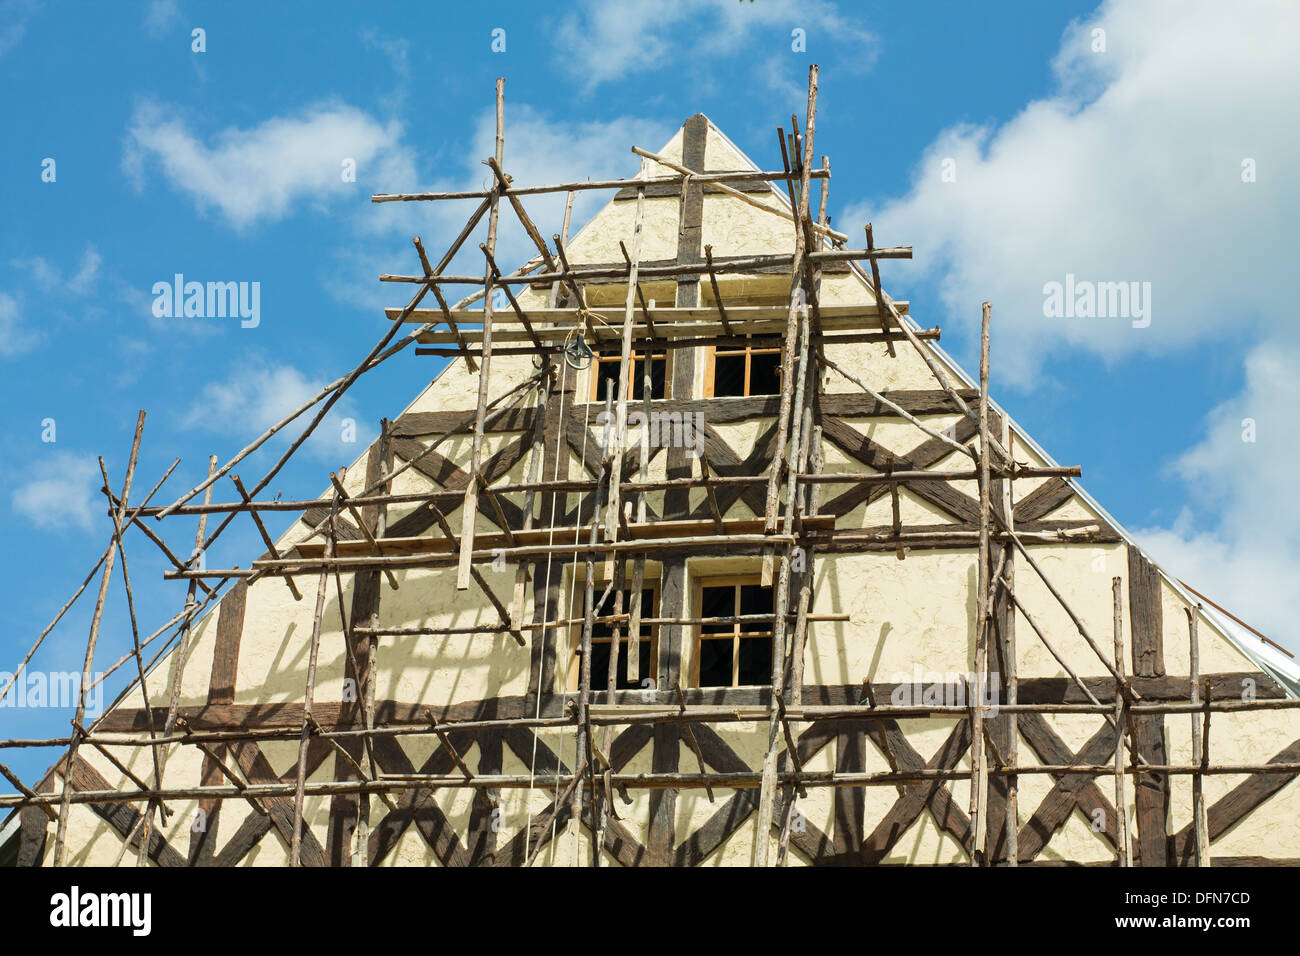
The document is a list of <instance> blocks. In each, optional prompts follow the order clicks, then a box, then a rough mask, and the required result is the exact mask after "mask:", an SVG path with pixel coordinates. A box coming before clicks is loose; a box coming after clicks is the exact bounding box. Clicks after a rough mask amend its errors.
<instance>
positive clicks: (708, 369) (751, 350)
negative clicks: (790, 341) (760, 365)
mask: <svg viewBox="0 0 1300 956" xmlns="http://www.w3.org/2000/svg"><path fill="white" fill-rule="evenodd" d="M719 351H721V353H722V355H723V357H730V356H734V355H744V356H745V390H744V393H743V394H741V395H715V394H714V385H715V380H716V374H717V368H718V353H719ZM780 354H781V346H779V345H774V346H760V347H757V348H756V347H755V346H754V345H753V344H752V337H751V338H748V339H747V340H746V344H745V347H744V348H735V347H731V346H718V345H710V346H709V348H708V358H709V360H708V364H707V365H706V366H705V371H704V396H703V397H704V398H751V397H753V398H766V397H767V396H769V395H780V394H781V390H780V382H781V363H780V362H779V361H778V362H777V366H776V378H777V390H776V391H775V392H762V393H760V394H758V395H755V394H754V393H753V392H752V391H751V377H752V374H753V368H754V356H755V355H777V356H780Z"/></svg>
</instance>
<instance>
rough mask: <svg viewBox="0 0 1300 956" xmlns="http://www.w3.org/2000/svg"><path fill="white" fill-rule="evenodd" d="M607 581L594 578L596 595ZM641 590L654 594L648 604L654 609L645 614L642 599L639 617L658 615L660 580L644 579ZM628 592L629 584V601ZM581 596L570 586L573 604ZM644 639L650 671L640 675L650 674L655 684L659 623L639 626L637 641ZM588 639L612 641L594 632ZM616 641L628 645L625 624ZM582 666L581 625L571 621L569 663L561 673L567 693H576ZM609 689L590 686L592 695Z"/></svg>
mask: <svg viewBox="0 0 1300 956" xmlns="http://www.w3.org/2000/svg"><path fill="white" fill-rule="evenodd" d="M606 583H607V582H605V581H600V580H597V581H596V584H595V587H596V593H597V594H598V595H599V593H600V591H601V590H603V589H604V587H605V584H606ZM641 590H642V591H650V592H651V593H652V594H653V595H654V596H653V598H652V605H651V606H652V608H653V611H652V613H646V609H645V604H644V602H642V607H641V616H642V617H658V616H659V581H658V580H657V579H656V580H650V581H644V582H642V584H641ZM630 591H631V589H630V587H629V588H628V590H627V592H626V593H627V594H628V595H629V600H630ZM581 597H582V594H581V593H580V592H579V590H578V588H577V587H575V588H573V601H574V602H575V603H578V604H581V603H582V601H581ZM608 606H609V607H613V601H612V600H611V601H610V602H609V604H608ZM578 616H579V615H578V614H576V613H570V614H569V617H571V618H575V617H578ZM645 641H649V642H650V670H651V673H649V674H642V675H641V679H642V680H645V678H647V677H649V678H651V680H653V681H654V682H655V684H656V685H657V684H658V681H659V673H658V667H659V625H658V624H643V625H641V638H640V641H639V642H638V643H643V642H645ZM591 642H592V643H593V644H611V643H612V642H613V637H597V636H596V635H594V634H593V635H592V637H591ZM619 643H620V644H623V645H626V644H627V626H626V625H624V626H623V636H622V637H621V638H620V639H619ZM581 665H582V625H581V624H572V625H570V626H569V662H568V665H567V667H566V668H565V672H564V675H565V676H564V687H565V690H564V693H566V694H576V693H577V692H578V682H579V679H580V677H581V673H580V670H579V668H580V667H581ZM640 689H641V688H635V687H624V688H619V687H615V688H612V690H613V692H614V693H616V694H630V693H632V692H633V691H636V690H640ZM610 690H611V688H608V687H605V688H599V689H597V688H593V689H592V693H594V694H604V693H608V692H610Z"/></svg>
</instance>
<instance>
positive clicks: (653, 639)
mask: <svg viewBox="0 0 1300 956" xmlns="http://www.w3.org/2000/svg"><path fill="white" fill-rule="evenodd" d="M603 590H604V585H603V584H600V583H597V585H596V597H597V598H598V599H599V597H600V592H601V591H603ZM625 595H626V597H627V598H628V601H629V603H630V600H631V594H630V592H625ZM574 601H575V602H576V603H577V605H578V608H577V612H576V613H574V614H573V615H572V616H573V617H574V618H581V617H582V602H583V594H582V592H581V590H580V589H579V588H574ZM613 607H614V600H613V598H612V597H611V598H610V599H609V600H607V601H606V602H605V607H604V609H603V610H602V614H605V615H609V614H611V613H613V612H612V608H613ZM627 610H628V608H624V613H626V612H627ZM658 614H659V590H658V588H656V587H648V588H645V589H644V590H642V592H641V617H642V618H648V617H657V616H658ZM627 629H628V624H627V622H626V621H624V622H622V623H621V624H620V625H619V641H618V683H617V685H616V687H615V689H616V690H638V689H640V688H641V687H643V686H650V685H648V684H643V681H645V680H646V678H650V680H651V681H653V680H654V678H655V676H656V670H655V668H656V666H657V663H658V658H659V628H658V626H657V625H654V624H643V625H641V636H640V640H638V641H637V651H638V654H637V657H638V660H639V661H640V675H641V676H640V677H639V678H638V679H637V680H636V681H635V682H629V681H628V679H627V644H628V641H627ZM613 631H614V629H613V626H612V625H610V624H602V623H601V622H600V621H599V620H597V621H596V622H595V623H594V624H592V626H591V689H592V690H608V689H609V655H610V651H611V649H612V645H613V642H614V638H613ZM571 633H572V636H571V638H570V647H571V651H570V654H569V678H568V680H569V690H571V691H576V690H577V689H578V683H579V678H580V671H581V668H582V625H581V624H578V625H576V626H574V627H573V628H572V631H571Z"/></svg>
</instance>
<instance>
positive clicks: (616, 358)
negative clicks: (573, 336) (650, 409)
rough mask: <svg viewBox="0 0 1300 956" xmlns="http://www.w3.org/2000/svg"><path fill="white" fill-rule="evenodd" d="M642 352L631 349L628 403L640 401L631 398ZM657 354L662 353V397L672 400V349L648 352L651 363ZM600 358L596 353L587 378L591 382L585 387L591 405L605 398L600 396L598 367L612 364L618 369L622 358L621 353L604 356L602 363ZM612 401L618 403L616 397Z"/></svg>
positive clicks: (642, 350) (599, 354)
mask: <svg viewBox="0 0 1300 956" xmlns="http://www.w3.org/2000/svg"><path fill="white" fill-rule="evenodd" d="M644 352H645V350H644V349H637V348H635V347H634V348H633V349H632V357H631V361H630V365H631V367H630V368H629V369H628V371H629V377H628V383H627V400H628V401H629V402H632V401H640V399H634V398H633V397H632V396H633V394H634V393H635V391H636V379H637V364H636V363H637V360H638V359H640V358H641V356H642V354H643V353H644ZM657 352H662V353H663V357H664V396H663V397H664V398H665V399H668V398H672V397H673V394H672V391H673V359H672V353H673V350H672V349H658V350H656V349H651V350H650V358H651V361H653V360H654V359H655V358H656V357H657V354H656V353H657ZM601 358H602V355H601V353H600V352H597V353H596V357H595V358H594V359H593V360H592V363H591V375H590V376H588V377H589V378H590V379H591V382H590V384H589V385H588V387H587V400H588V401H589V402H591V403H593V404H599V403H600V402H603V401H604V400H605V396H603V395H601V394H600V366H601V365H602V364H604V365H610V364H612V365H614V366H615V368H617V367H618V364H619V363H620V362H621V361H622V358H623V356H622V353H618V354H615V355H607V356H604V359H605V361H604V362H602V361H601ZM615 388H616V389H617V385H616V386H615ZM614 400H615V401H618V396H617V395H615V396H614ZM651 401H655V402H658V401H662V399H658V398H652V399H651Z"/></svg>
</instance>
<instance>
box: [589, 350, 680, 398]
mask: <svg viewBox="0 0 1300 956" xmlns="http://www.w3.org/2000/svg"><path fill="white" fill-rule="evenodd" d="M621 361H622V357H621V356H620V355H619V354H617V353H616V354H614V355H597V356H596V361H595V363H594V364H593V365H592V369H591V401H593V402H603V401H604V400H605V390H606V385H605V381H606V379H613V380H614V386H613V388H614V390H615V393H614V398H615V399H617V398H618V394H617V389H618V367H619V363H620V362H621ZM628 376H629V377H630V378H631V382H630V383H629V384H630V385H631V389H630V391H629V394H628V398H630V399H631V400H632V401H640V400H641V399H642V398H643V397H644V396H645V355H644V353H643V352H633V353H632V358H631V361H630V362H628ZM650 397H651V398H652V399H655V398H667V397H668V352H667V351H658V352H651V353H650Z"/></svg>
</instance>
